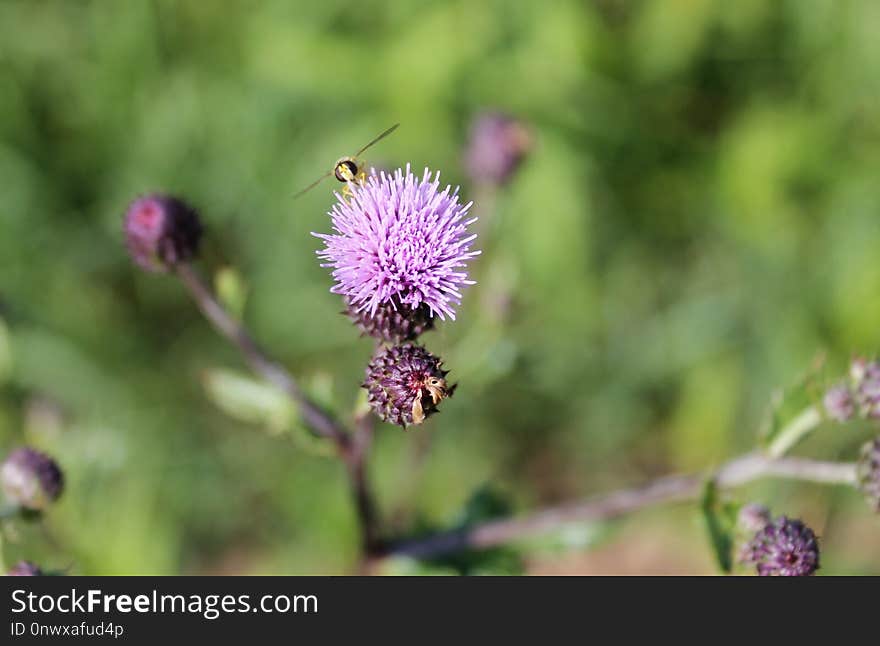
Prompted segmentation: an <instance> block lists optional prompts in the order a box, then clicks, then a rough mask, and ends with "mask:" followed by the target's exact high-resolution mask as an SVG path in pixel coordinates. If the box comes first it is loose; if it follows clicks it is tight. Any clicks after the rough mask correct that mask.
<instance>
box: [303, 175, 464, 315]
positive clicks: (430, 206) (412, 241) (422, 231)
mask: <svg viewBox="0 0 880 646" xmlns="http://www.w3.org/2000/svg"><path fill="white" fill-rule="evenodd" d="M439 176H440V174H439V173H437V174H436V175H435V176H434V178H433V179H432V178H431V172H430V171H429V170H428V169H425V174H424V175H423V176H422V179H421V180H419V179H418V178H417V177H416V176H415V175H413V174H412V172H410V168H409V166H407V167H406V171H405V172H404V171H402V170H400V169H398V170H397V171H396V172H395V173H394V174H393V175H387V174H385V173H384V172H383V173H379V174H376V173H375V172H373V173H372V174H371V175H370V176H369V177H368V178H367V181H366V182H365V183H364V184H363V185H360V184H358V183H355V182H353V183H352V184H351V186H350V188H351V198H350V199H346V198H344V197H343V196H341V195H339V194H337V197H338V199H337V202H336V204H334V206H333V209H332V210H331V211H330V217H331V219H332V221H333V228H334V230H335V231H336V233H335V234H321V233H315V234H313V235H315V236H317V237H318V238H321V239H322V240H323V241H324V244H325V248H324V249H321V250H319V251H318V256H319V257H320V258H321V259H322V260H325V261H326V262H325V263H324V264H323V266H324V267H330V268H332V269H333V278H334V279H335V280H336V284H335V285H334V286H333V288H332V289H331V291H332V292H334V293H336V294H342V295H343V296H345V297H346V298H347V299H348V302H349V304H350V306H351V307H352V308H353V309H354V311H355V312H360V311H364V312H367V313H368V314H369V315H370V316H376V314H377V312H378V311H379V308H380V307H382V306H383V305H392V306H394V307H398V308H402V309H404V310H405V309H407V308H409V309H410V310H414V309H418V308H420V307H422V306H423V305H426V306H427V307H428V309H429V311H430V313H431V316H439V317H440V318H441V319H443V318H445V317H447V316H448V317H449V318H451V319H453V320H454V319H455V306H456V305H458V304H460V302H461V289H462V288H463V287H464V286H466V285H472V284H473V281H471V280H468V275H467V272H465V271H464V269H465V267H466V265H467V261H468V260H470V259H471V258H473V257H474V256H476V255H478V254H479V253H480V252H479V251H472V250H471V244H472V243H473V241H474V239H475V238H476V237H477V236H476V234H470V233H468V226H469V225H470V224H471V223H473V222H474V221H475V220H476V218H471V219H467V212H468V209H469V208H470V206H471V203H468V204H462V203H461V202H459V199H458V188H456V189H455V190H453V189H452V188H451V187H450V186H447V187H446V188H445V189H444V190H440V182H439Z"/></svg>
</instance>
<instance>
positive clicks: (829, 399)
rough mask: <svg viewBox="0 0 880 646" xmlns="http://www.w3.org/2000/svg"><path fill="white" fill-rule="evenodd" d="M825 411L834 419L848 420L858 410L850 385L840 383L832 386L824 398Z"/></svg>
mask: <svg viewBox="0 0 880 646" xmlns="http://www.w3.org/2000/svg"><path fill="white" fill-rule="evenodd" d="M822 401H823V403H824V405H825V412H826V413H827V414H828V417H830V418H831V419H833V420H836V421H838V422H841V423H842V422H847V421H849V420H850V419H852V417H853V415H855V412H856V403H855V399H854V398H853V394H852V391H851V390H850V389H849V387H848V386H845V385H839V386H834V387H833V388H830V389H829V390H828V392H826V393H825V397H824V399H823V400H822Z"/></svg>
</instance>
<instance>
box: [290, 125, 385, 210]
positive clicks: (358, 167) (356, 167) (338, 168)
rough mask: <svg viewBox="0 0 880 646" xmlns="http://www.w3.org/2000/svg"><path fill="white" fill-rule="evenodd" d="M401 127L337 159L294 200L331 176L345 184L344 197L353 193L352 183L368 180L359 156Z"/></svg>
mask: <svg viewBox="0 0 880 646" xmlns="http://www.w3.org/2000/svg"><path fill="white" fill-rule="evenodd" d="M399 125H400V124H399V123H395V124H394V125H393V126H391V127H390V128H388V130H386V131H384V132H383V133H381V134H380V135H378V136H377V137H375V138H374V139H373V140H372V141H370V143H368V144H367V145H366V146H364V147H363V148H361V149H360V150H358V151H357V152H356V153H355V154H354V155H347V156H345V157H340V158H339V159H337V160H336V163H335V164H334V165H333V168H332V169H331V170H328V171H327V172H326V173H324V174H323V175H321V177H319V178H318V179H316V180H315V181H314V182H312V183H311V184H309V185H308V186H306V187H305V188H304V189H303V190H301V191H300V192H299V193H297V194H296V195H294V199H296V198H298V197H299V196H300V195H303V194H304V193H308V192H309V191H310V190H312V189H313V188H315V187H316V186H317V185H318V184H320V183H321V182H323V181H324V180H325V179H327V178H328V177H330V176H331V175H333V176H334V177H336V179H338V180H339V181H340V182H342V183H343V184H345V186H343V187H342V193H343V195H349V194H350V193H351V190H350V188H349V186H350V185H351V183H352V182H357V183H358V184H363V183H364V182H365V181H366V180H367V172H366V165H365V164H364V162H363V160H362V159H359V156H360V155H361V154H362V153H363V152H364V151H365V150H366V149H367V148H369V147H370V146H372V145H373V144H376V143H378V142H380V141H381V140H383V139H384V138H385V137H387V136H388V135H390V134H391V133H392V132H394V131H395V130H397V127H398V126H399Z"/></svg>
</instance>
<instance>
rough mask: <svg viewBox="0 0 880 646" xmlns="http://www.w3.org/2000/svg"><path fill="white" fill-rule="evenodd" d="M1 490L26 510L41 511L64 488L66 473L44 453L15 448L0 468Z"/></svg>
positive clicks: (10, 500) (11, 500)
mask: <svg viewBox="0 0 880 646" xmlns="http://www.w3.org/2000/svg"><path fill="white" fill-rule="evenodd" d="M0 487H2V489H3V494H4V496H5V497H6V499H7V500H8V501H9V502H11V503H13V504H15V505H18V506H19V507H21V508H23V509H27V510H30V511H42V510H43V509H45V508H46V507H47V506H48V505H49V504H50V503H52V502H54V501H55V500H57V499H58V496H60V495H61V492H62V491H63V489H64V474H63V473H62V472H61V469H60V468H59V467H58V464H57V463H56V462H55V460H53V459H52V458H50V457H49V456H48V455H46V454H45V453H40V452H39V451H36V450H34V449H31V448H27V447H25V448H20V449H15V450H14V451H12V453H10V454H9V455H8V456H7V458H6V460H4V461H3V464H2V466H0Z"/></svg>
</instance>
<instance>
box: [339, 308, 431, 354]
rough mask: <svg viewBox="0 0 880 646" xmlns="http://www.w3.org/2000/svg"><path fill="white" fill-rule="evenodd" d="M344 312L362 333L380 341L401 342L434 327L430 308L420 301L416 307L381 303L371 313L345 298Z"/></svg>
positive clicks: (410, 339)
mask: <svg viewBox="0 0 880 646" xmlns="http://www.w3.org/2000/svg"><path fill="white" fill-rule="evenodd" d="M345 304H346V314H348V316H349V317H350V318H351V320H352V321H354V323H355V325H357V326H358V327H359V328H360V329H361V330H362V331H363V332H364V334H368V335H370V336H372V337H374V338H376V339H379V340H380V341H387V342H389V343H403V342H404V341H412V340H413V339H415V338H417V337H418V336H419V335H420V334H421V333H422V332H426V331H428V330H430V329H432V328H433V327H434V317H433V316H431V310H430V309H429V308H428V306H427V305H426V304H424V303H422V304H421V305H420V306H419V307H417V308H416V309H411V308H409V307H400V306H399V305H396V304H395V303H393V302H391V303H383V304H382V305H380V306H379V308H378V309H377V310H376V313H375V314H373V315H371V314H370V313H369V312H368V311H366V310H358V309H357V308H355V307H353V306H352V304H351V303H350V302H349V301H348V299H346V303H345Z"/></svg>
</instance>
